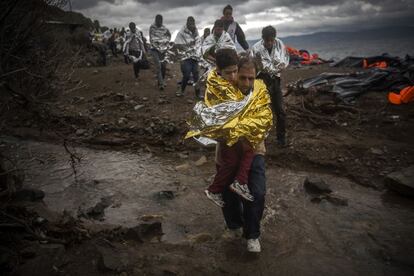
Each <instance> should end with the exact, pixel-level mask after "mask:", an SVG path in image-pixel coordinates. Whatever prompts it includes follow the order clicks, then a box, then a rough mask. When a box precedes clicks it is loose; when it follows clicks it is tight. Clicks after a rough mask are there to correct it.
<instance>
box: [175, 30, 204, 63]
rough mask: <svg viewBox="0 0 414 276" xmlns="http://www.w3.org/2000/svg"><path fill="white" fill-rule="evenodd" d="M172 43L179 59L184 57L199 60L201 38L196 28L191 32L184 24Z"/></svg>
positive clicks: (184, 58)
mask: <svg viewBox="0 0 414 276" xmlns="http://www.w3.org/2000/svg"><path fill="white" fill-rule="evenodd" d="M174 44H175V47H176V49H177V50H176V51H177V56H178V58H179V59H180V60H181V61H183V60H186V59H194V60H197V61H198V60H200V54H201V52H200V47H201V39H200V36H199V34H198V30H197V29H195V32H194V33H193V32H192V31H190V30H189V29H188V28H187V25H185V26H184V27H182V28H181V30H180V31H179V32H178V34H177V36H176V38H175V40H174Z"/></svg>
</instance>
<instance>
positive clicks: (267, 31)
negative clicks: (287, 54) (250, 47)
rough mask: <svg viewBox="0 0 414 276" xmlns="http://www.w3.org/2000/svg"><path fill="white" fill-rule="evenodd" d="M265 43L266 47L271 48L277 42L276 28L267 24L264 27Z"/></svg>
mask: <svg viewBox="0 0 414 276" xmlns="http://www.w3.org/2000/svg"><path fill="white" fill-rule="evenodd" d="M262 39H263V44H264V46H265V48H266V49H268V50H271V49H272V48H273V45H274V44H275V39H276V29H275V28H273V27H272V26H267V27H264V28H263V29H262Z"/></svg>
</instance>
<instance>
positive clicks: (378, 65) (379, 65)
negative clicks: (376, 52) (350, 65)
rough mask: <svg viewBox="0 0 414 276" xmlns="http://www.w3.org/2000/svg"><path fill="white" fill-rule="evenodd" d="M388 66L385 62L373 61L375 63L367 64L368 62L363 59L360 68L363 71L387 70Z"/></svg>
mask: <svg viewBox="0 0 414 276" xmlns="http://www.w3.org/2000/svg"><path fill="white" fill-rule="evenodd" d="M387 67H388V64H387V62H386V61H375V62H371V63H369V62H368V60H367V59H366V58H364V60H363V61H362V68H364V69H368V68H381V69H384V68H387Z"/></svg>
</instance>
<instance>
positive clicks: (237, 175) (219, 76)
mask: <svg viewBox="0 0 414 276" xmlns="http://www.w3.org/2000/svg"><path fill="white" fill-rule="evenodd" d="M232 14H233V8H232V7H231V6H230V5H227V6H226V7H224V9H223V16H222V17H221V18H220V19H217V20H216V21H215V22H214V26H213V28H212V30H211V32H210V30H209V29H205V30H204V34H203V35H202V36H200V35H199V33H198V30H197V27H196V21H195V18H194V17H192V16H189V17H188V18H187V21H186V23H185V25H184V26H183V27H182V28H181V29H180V31H179V32H178V34H177V36H176V38H175V40H174V42H173V43H172V42H171V33H170V31H169V30H168V28H166V27H165V26H164V25H163V17H162V16H161V15H157V16H156V17H155V22H154V23H153V24H152V25H151V27H150V30H149V40H150V41H149V47H147V43H146V41H145V37H144V36H143V33H142V31H140V30H139V29H138V28H136V26H135V24H134V23H132V22H131V23H130V26H129V28H130V31H129V33H128V34H127V35H126V39H125V44H124V47H123V51H124V55H125V56H126V57H127V58H128V59H129V60H131V61H132V63H133V68H134V74H135V77H138V76H139V71H140V69H145V68H147V67H148V61H147V59H146V58H147V55H148V54H151V56H152V58H153V61H154V64H155V69H156V72H157V82H158V88H159V89H160V90H164V88H165V86H166V83H165V73H166V66H167V63H168V61H169V58H170V57H169V55H170V52H171V51H172V49H173V48H174V51H175V53H176V55H177V56H178V57H179V60H180V66H181V72H182V79H181V85H180V87H179V89H178V91H177V92H176V96H182V95H183V94H184V93H185V89H186V87H187V85H188V83H189V81H190V79H192V80H193V82H194V90H195V95H196V97H197V98H198V99H200V100H201V101H200V102H198V103H197V104H196V107H195V108H194V110H195V111H196V113H197V115H196V116H199V118H198V120H194V121H195V122H204V123H203V124H201V125H197V124H194V125H193V126H192V130H190V132H189V133H188V134H187V138H189V137H201V136H203V137H206V138H211V139H214V140H215V141H216V142H217V146H216V167H217V172H216V176H215V178H214V180H213V183H212V184H211V185H210V186H209V187H208V188H207V190H206V191H205V194H206V196H207V198H208V199H210V200H211V201H213V202H214V203H215V204H216V205H218V206H220V207H221V208H222V211H223V215H224V219H225V222H226V227H227V232H228V234H229V235H231V236H234V237H241V235H243V236H244V237H245V238H246V239H247V249H248V251H250V252H260V251H261V245H260V242H259V237H260V221H261V219H262V215H263V210H264V202H265V191H266V189H265V186H266V185H265V162H264V154H265V151H266V150H265V145H264V139H265V138H266V137H267V135H268V133H269V130H270V127H271V126H272V124H273V117H275V118H276V119H275V121H276V137H277V143H278V145H281V146H284V145H286V134H285V126H286V122H285V120H286V118H285V111H284V108H283V96H282V90H281V81H280V76H281V75H280V74H281V71H282V70H283V69H284V68H286V67H287V66H288V64H289V55H288V53H287V50H286V48H285V46H284V44H283V42H282V41H281V40H280V39H279V38H277V32H276V29H275V28H274V27H272V26H267V27H264V28H263V29H262V36H261V40H259V41H258V42H257V43H256V44H254V45H253V46H252V47H249V44H248V43H247V41H246V38H245V35H244V32H243V30H242V29H241V27H240V25H239V24H238V23H237V22H236V21H235V20H234V19H233V17H232ZM236 42H238V43H239V44H240V46H241V47H242V48H243V50H244V52H243V53H242V54H241V55H239V54H238V53H237V51H236V45H235V43H236ZM148 48H149V49H148ZM200 68H201V69H200ZM200 71H201V72H200ZM202 75H203V76H207V80H206V89H205V93H204V95H202V94H201V87H200V79H201V78H202V77H201V76H202ZM273 115H274V116H273ZM252 122H253V123H252Z"/></svg>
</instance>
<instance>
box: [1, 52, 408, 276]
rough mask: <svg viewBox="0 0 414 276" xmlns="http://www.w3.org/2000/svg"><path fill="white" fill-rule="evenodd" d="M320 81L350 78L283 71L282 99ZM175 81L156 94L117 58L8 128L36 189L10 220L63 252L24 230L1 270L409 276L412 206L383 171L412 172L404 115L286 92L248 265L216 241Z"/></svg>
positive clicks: (189, 98)
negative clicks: (282, 134) (284, 140)
mask: <svg viewBox="0 0 414 276" xmlns="http://www.w3.org/2000/svg"><path fill="white" fill-rule="evenodd" d="M326 71H339V72H342V71H349V69H343V68H335V69H333V68H330V67H329V66H326V65H322V66H312V67H306V68H289V69H288V70H287V71H286V72H285V73H284V75H283V76H282V79H283V89H284V91H285V92H286V84H287V83H288V82H290V81H295V80H298V79H299V78H306V77H309V76H313V75H316V74H319V73H321V72H326ZM179 78H180V72H179V68H178V66H177V65H171V66H170V70H169V71H168V82H167V84H168V86H167V88H166V90H165V91H159V90H158V89H157V87H156V81H155V75H154V72H153V71H152V70H146V71H143V72H142V73H141V76H140V78H139V79H138V80H136V79H134V78H133V72H132V68H131V66H130V65H125V64H123V63H122V60H121V59H120V58H118V59H116V58H114V59H113V60H112V61H111V64H110V65H109V66H107V67H84V68H78V69H76V71H75V72H74V75H73V76H72V80H71V82H72V84H73V85H72V86H71V87H70V88H67V89H65V90H64V91H61V93H59V95H56V97H55V98H53V99H47V100H45V101H46V103H47V105H46V107H45V108H46V110H47V112H46V111H42V110H37V112H36V114H37V115H36V116H34V115H33V113H32V112H28V111H26V110H25V109H22V110H21V112H19V113H18V114H17V115H16V113H15V115H13V116H11V117H10V118H8V120H7V122H6V124H7V127H6V128H5V129H7V131H6V132H5V133H2V136H1V139H0V141H1V142H0V146H1V148H2V150H3V152H6V153H8V155H9V156H11V158H12V159H13V160H17V161H18V162H19V166H20V167H21V168H23V169H24V176H25V182H24V186H25V187H26V188H32V189H39V190H42V191H44V193H45V196H44V198H43V200H42V201H40V202H30V203H28V202H27V201H24V202H22V201H20V202H19V203H15V202H13V203H10V204H11V205H12V206H13V207H12V208H15V209H13V210H14V212H15V213H16V216H20V217H21V216H27V217H32V218H33V217H36V218H37V217H40V218H45V219H47V222H43V223H44V224H43V225H42V226H35V225H31V226H33V227H34V228H36V229H38V228H39V229H41V228H42V227H43V229H44V231H43V232H42V233H44V234H46V235H48V236H50V237H55V238H59V240H65V241H66V242H67V243H66V244H65V245H61V244H59V242H57V241H53V240H49V241H48V242H45V241H44V240H43V241H42V239H40V240H41V242H39V241H38V240H39V239H33V238H32V239H29V238H28V237H26V236H25V235H24V232H25V231H22V236H20V237H21V239H19V240H12V238H10V239H8V238H7V237H6V236H4V237H3V239H2V241H3V242H5V241H7V243H8V244H9V245H10V244H11V245H15V246H14V248H15V250H11V251H10V250H9V251H7V250H6V249H4V248H3V247H2V250H3V251H5V250H6V251H7V252H9V253H8V254H4V255H3V256H6V257H7V258H6V260H2V265H3V269H4V270H5V271H8V273H10V274H13V275H76V274H78V275H99V274H102V273H106V274H108V275H190V274H191V275H193V274H196V275H198V274H200V275H220V274H228V275H361V274H364V275H412V274H413V273H414V258H413V256H412V249H413V248H414V242H413V240H414V239H413V238H414V234H413V233H414V215H413V210H414V201H412V199H409V198H406V197H403V196H401V195H399V194H394V193H393V192H390V191H388V190H387V189H385V187H384V177H385V176H386V175H387V174H388V173H390V172H393V171H397V170H399V169H402V168H405V167H408V166H409V165H412V164H414V145H413V142H412V141H413V137H414V128H413V126H414V106H413V105H403V106H391V105H389V104H388V103H387V98H386V93H379V92H369V91H368V92H367V93H366V94H364V95H362V96H361V97H360V98H358V100H357V101H356V103H355V105H353V106H346V105H343V104H341V103H336V102H335V100H334V99H333V97H332V96H330V95H315V94H311V95H295V94H293V93H292V94H289V95H288V96H286V97H285V100H286V109H287V120H288V128H287V133H288V142H289V145H288V147H285V148H279V147H277V146H276V143H275V135H274V134H275V131H274V130H273V131H272V133H271V135H270V136H269V138H268V139H267V141H266V146H267V151H268V152H267V155H266V164H267V168H266V170H267V171H266V173H267V196H266V210H265V217H264V219H263V235H262V238H261V242H262V247H263V252H262V253H260V254H258V255H252V254H247V253H246V251H245V246H246V245H245V242H244V241H243V240H237V239H236V240H232V239H228V238H227V237H225V236H224V235H223V233H224V222H223V219H222V216H221V211H220V210H219V209H218V208H217V207H215V206H214V205H213V204H211V203H210V202H209V201H207V200H206V199H205V197H204V195H203V193H202V192H203V190H204V188H205V187H206V185H207V184H208V183H209V181H210V180H211V177H212V175H213V174H214V162H213V158H214V154H213V149H210V148H201V147H200V146H199V145H198V144H196V143H194V142H192V141H183V139H182V138H183V135H184V134H185V132H186V130H187V127H186V123H185V120H186V119H187V118H188V117H189V116H190V113H191V109H192V107H193V106H194V104H195V97H194V92H193V91H192V89H191V87H188V88H187V92H186V95H185V96H184V97H182V98H177V97H176V96H175V91H176V90H177V80H178V79H179ZM64 140H66V141H67V142H66V145H67V150H65V147H64V144H63V141H64ZM70 153H72V159H71V158H70V156H71V155H70ZM71 160H72V162H71ZM306 178H309V179H311V181H312V182H321V181H322V182H325V183H326V184H327V185H329V187H330V189H331V190H332V193H330V194H318V195H315V194H312V193H309V191H307V190H306V189H305V188H304V185H303V183H304V181H305V179H306ZM22 206H24V207H25V208H26V209H27V210H29V214H26V213H24V212H27V211H24V212H23V211H21V209H19V208H22ZM8 208H11V207H10V206H9V207H8ZM22 212H23V213H24V214H23V215H22ZM62 214H63V215H62ZM48 225H49V226H48ZM32 236H33V235H32ZM13 237H14V236H13ZM11 264H12V265H11Z"/></svg>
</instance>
